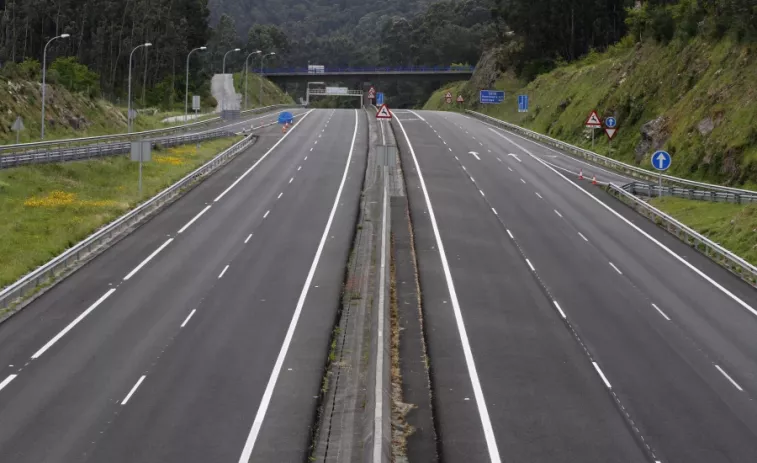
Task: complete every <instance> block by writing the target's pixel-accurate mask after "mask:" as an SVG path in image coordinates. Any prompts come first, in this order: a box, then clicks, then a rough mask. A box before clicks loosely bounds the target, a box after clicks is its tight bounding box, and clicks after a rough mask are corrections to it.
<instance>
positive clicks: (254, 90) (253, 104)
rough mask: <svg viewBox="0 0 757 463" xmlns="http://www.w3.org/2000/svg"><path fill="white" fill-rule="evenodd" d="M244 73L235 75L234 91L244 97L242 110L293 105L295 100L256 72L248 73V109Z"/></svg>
mask: <svg viewBox="0 0 757 463" xmlns="http://www.w3.org/2000/svg"><path fill="white" fill-rule="evenodd" d="M261 80H262V81H263V87H262V89H263V99H262V102H261V100H260V89H261V86H260V81H261ZM244 88H245V86H244V72H238V73H236V74H234V89H235V90H236V91H237V93H239V94H240V95H242V102H241V107H242V109H243V110H244V109H252V108H260V107H263V106H270V105H274V104H292V103H294V100H293V99H292V97H291V96H289V95H288V94H286V93H284V92H283V91H282V90H281V88H279V87H278V86H277V85H276V84H274V83H273V82H271V81H270V80H268V79H266V78H264V77H260V75H259V74H256V73H254V72H248V73H247V102H248V107H247V108H245V105H244V102H245V101H244Z"/></svg>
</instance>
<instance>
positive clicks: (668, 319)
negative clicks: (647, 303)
mask: <svg viewBox="0 0 757 463" xmlns="http://www.w3.org/2000/svg"><path fill="white" fill-rule="evenodd" d="M652 307H654V308H655V310H657V311H658V312H660V315H662V316H663V317H665V320H667V321H670V317H668V316H667V315H666V314H665V312H663V311H662V310H660V308H659V307H657V304H655V303H654V302H653V303H652Z"/></svg>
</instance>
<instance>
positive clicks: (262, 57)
mask: <svg viewBox="0 0 757 463" xmlns="http://www.w3.org/2000/svg"><path fill="white" fill-rule="evenodd" d="M275 54H276V52H274V51H272V52H270V53H268V54H267V55H263V56H261V57H260V91H259V92H258V99H259V101H260V107H261V108H262V107H263V61H265V57H266V56H273V55H275Z"/></svg>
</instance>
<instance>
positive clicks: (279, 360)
mask: <svg viewBox="0 0 757 463" xmlns="http://www.w3.org/2000/svg"><path fill="white" fill-rule="evenodd" d="M358 124H359V119H358V111H357V110H355V130H354V132H353V133H352V145H351V146H350V152H349V155H348V156H347V162H346V164H345V166H344V174H343V175H342V182H341V183H340V184H339V189H338V190H337V192H336V199H335V200H334V205H333V207H332V208H331V214H330V215H329V219H328V221H327V222H326V228H325V229H324V231H323V236H321V242H320V243H319V244H318V249H317V250H316V252H315V257H314V258H313V263H312V265H311V266H310V271H309V272H308V275H307V278H306V279H305V284H304V286H303V287H302V292H301V293H300V298H299V300H298V301H297V306H296V308H295V309H294V314H293V315H292V321H291V322H290V323H289V328H288V329H287V332H286V335H285V336H284V342H283V343H282V345H281V350H280V351H279V355H278V356H277V357H276V363H275V364H274V366H273V371H272V372H271V376H270V378H269V379H268V384H267V385H266V388H265V392H263V397H262V398H261V400H260V406H259V407H258V411H257V413H255V419H254V421H253V422H252V427H251V428H250V433H249V435H248V436H247V440H246V441H245V444H244V448H243V449H242V455H241V456H240V457H239V463H248V461H249V459H250V455H252V450H253V449H254V448H255V441H256V440H257V438H258V433H260V428H261V427H262V426H263V420H264V419H265V414H266V412H267V411H268V405H269V404H270V402H271V397H272V396H273V389H274V388H275V387H276V382H277V381H278V379H279V374H280V373H281V368H282V366H283V364H284V359H285V358H286V355H287V352H288V351H289V345H290V344H291V343H292V338H293V337H294V331H295V329H296V328H297V322H298V321H299V319H300V313H302V307H303V306H304V305H305V299H306V298H307V295H308V290H309V289H310V284H311V282H312V281H313V276H314V275H315V270H316V268H317V267H318V261H319V260H320V259H321V253H322V252H323V247H324V246H325V244H326V239H327V238H328V236H329V230H330V229H331V224H332V222H333V221H334V215H336V210H337V207H338V206H339V200H340V198H341V196H342V190H343V189H344V184H345V182H346V181H347V174H348V173H349V169H350V163H351V161H352V153H353V151H354V150H355V139H356V138H357V129H358ZM288 133H291V132H288Z"/></svg>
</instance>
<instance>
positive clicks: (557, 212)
mask: <svg viewBox="0 0 757 463" xmlns="http://www.w3.org/2000/svg"><path fill="white" fill-rule="evenodd" d="M554 211H555V214H557V216H558V217H560V218H562V214H560V212H559V211H558V210H557V209H555V210H554Z"/></svg>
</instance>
